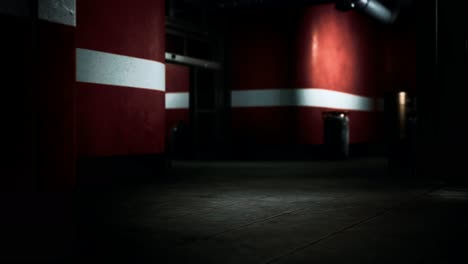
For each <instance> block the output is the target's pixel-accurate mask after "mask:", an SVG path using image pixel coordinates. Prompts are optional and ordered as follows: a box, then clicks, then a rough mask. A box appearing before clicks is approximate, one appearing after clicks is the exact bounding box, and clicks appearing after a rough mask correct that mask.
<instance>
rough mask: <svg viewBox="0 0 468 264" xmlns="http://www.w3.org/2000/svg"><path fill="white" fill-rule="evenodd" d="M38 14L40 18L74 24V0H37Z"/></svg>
mask: <svg viewBox="0 0 468 264" xmlns="http://www.w3.org/2000/svg"><path fill="white" fill-rule="evenodd" d="M38 16H39V18H40V19H42V20H47V21H49V22H54V23H58V24H63V25H68V26H72V27H75V26H76V0H39V2H38Z"/></svg>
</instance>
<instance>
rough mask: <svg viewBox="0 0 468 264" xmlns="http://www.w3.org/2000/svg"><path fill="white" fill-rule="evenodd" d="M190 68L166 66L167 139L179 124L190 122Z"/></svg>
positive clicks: (173, 65)
mask: <svg viewBox="0 0 468 264" xmlns="http://www.w3.org/2000/svg"><path fill="white" fill-rule="evenodd" d="M189 90H190V68H189V67H188V66H184V65H178V64H169V63H168V64H166V139H167V140H168V139H169V136H170V132H171V129H173V128H174V127H175V126H176V125H177V124H178V123H179V122H184V123H185V124H186V125H188V124H189V122H190V112H189Z"/></svg>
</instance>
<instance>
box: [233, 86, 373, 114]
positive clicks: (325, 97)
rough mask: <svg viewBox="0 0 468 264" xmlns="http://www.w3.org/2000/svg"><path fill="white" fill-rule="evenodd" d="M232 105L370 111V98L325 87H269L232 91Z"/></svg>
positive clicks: (371, 108)
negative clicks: (266, 88) (265, 88)
mask: <svg viewBox="0 0 468 264" xmlns="http://www.w3.org/2000/svg"><path fill="white" fill-rule="evenodd" d="M231 105H232V107H262V106H263V107H265V106H310V107H325V108H336V109H343V110H359V111H372V110H373V109H374V101H373V99H372V98H369V97H364V96H358V95H353V94H348V93H343V92H337V91H331V90H325V89H271V90H245V91H232V93H231Z"/></svg>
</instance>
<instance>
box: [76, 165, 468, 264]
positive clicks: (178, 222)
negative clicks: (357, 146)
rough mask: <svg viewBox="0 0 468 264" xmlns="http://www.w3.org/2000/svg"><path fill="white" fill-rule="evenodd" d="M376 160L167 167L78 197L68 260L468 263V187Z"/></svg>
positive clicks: (133, 261) (129, 261) (132, 261)
mask: <svg viewBox="0 0 468 264" xmlns="http://www.w3.org/2000/svg"><path fill="white" fill-rule="evenodd" d="M386 171H387V163H386V161H385V160H383V159H358V160H349V161H321V162H318V161H316V162H255V163H249V162H224V163H223V162H216V163H209V162H176V163H174V166H173V168H172V169H170V170H169V172H168V175H167V176H166V178H165V179H164V180H159V181H158V182H154V183H152V184H145V185H131V186H121V187H118V188H117V187H115V188H113V189H112V190H109V191H107V192H104V191H102V190H99V191H95V192H92V191H87V192H83V193H81V194H80V195H79V197H78V198H77V203H78V208H79V210H78V211H77V214H78V215H77V219H78V220H79V221H78V227H79V229H78V237H77V238H78V242H77V243H78V244H77V247H76V248H77V249H78V250H77V252H76V254H77V255H79V258H76V260H77V262H84V261H90V260H93V261H96V260H99V259H100V260H102V261H106V262H109V261H118V262H119V263H121V262H128V263H344V262H347V263H468V239H467V238H468V213H467V209H468V189H463V188H460V187H458V188H457V187H453V186H444V185H442V184H441V183H439V182H435V181H428V180H421V179H419V180H408V179H392V178H391V177H389V176H388V175H387V173H386Z"/></svg>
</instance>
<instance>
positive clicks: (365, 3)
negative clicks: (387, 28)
mask: <svg viewBox="0 0 468 264" xmlns="http://www.w3.org/2000/svg"><path fill="white" fill-rule="evenodd" d="M336 7H337V9H340V10H344V11H346V10H351V9H356V10H358V11H360V12H362V13H365V14H367V15H369V16H371V17H373V18H375V19H377V20H378V21H380V22H382V23H384V24H392V23H394V22H395V20H396V19H397V17H398V15H399V14H400V3H399V1H396V8H394V9H393V10H392V9H390V8H388V7H386V6H385V5H383V4H382V3H381V2H379V1H378V0H342V1H339V2H338V3H337V5H336Z"/></svg>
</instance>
